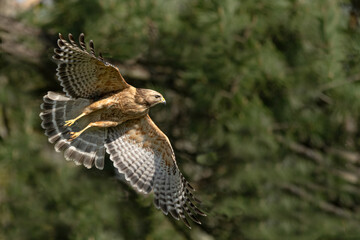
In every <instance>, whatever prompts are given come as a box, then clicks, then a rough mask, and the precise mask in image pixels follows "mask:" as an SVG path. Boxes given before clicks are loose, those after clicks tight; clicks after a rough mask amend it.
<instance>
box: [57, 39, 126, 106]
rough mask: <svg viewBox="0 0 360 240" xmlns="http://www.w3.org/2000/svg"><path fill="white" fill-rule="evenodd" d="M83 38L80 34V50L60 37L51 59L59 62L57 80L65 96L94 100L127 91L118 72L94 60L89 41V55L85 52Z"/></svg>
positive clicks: (99, 59) (91, 44) (102, 62)
mask: <svg viewBox="0 0 360 240" xmlns="http://www.w3.org/2000/svg"><path fill="white" fill-rule="evenodd" d="M84 38H85V37H84V34H83V33H82V34H80V37H79V43H80V47H79V46H78V45H77V44H76V43H75V41H74V38H73V36H72V35H71V34H69V42H68V41H66V40H65V39H64V38H63V37H62V35H61V34H60V33H59V39H58V41H57V44H58V46H59V48H55V49H54V52H55V55H54V56H53V58H54V59H55V60H59V63H58V67H57V69H56V71H57V74H56V75H57V76H58V79H59V81H60V84H61V86H62V87H63V89H64V92H65V93H66V94H67V95H68V96H70V97H73V98H87V99H92V98H97V97H101V96H103V95H105V94H107V93H111V92H115V91H119V90H122V89H124V88H127V87H129V85H128V84H127V83H126V81H125V80H124V78H123V77H122V76H121V74H120V72H119V70H118V69H117V68H116V67H115V66H113V65H111V64H110V63H107V62H105V61H104V59H103V58H102V56H101V54H99V57H96V56H95V50H94V43H93V42H92V40H90V44H89V45H90V53H89V52H88V51H87V50H86V45H85V41H84V40H85V39H84Z"/></svg>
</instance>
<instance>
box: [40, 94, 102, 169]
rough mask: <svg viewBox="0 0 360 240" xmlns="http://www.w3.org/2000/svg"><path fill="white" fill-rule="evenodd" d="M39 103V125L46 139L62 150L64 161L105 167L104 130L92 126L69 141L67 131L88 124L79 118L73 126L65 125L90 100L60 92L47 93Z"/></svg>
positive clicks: (76, 129) (100, 167) (56, 148)
mask: <svg viewBox="0 0 360 240" xmlns="http://www.w3.org/2000/svg"><path fill="white" fill-rule="evenodd" d="M43 100H44V103H43V104H41V109H42V112H41V113H40V118H41V119H42V123H41V126H42V127H43V128H44V129H45V134H46V136H48V139H49V142H50V143H53V144H54V145H55V150H56V151H57V152H64V156H65V158H66V160H68V161H69V160H72V161H74V162H75V164H77V165H84V166H85V167H87V168H91V167H92V166H94V165H95V167H96V168H98V169H103V168H104V155H105V147H104V142H105V137H106V129H104V128H91V129H88V130H86V131H85V132H84V133H82V134H81V135H80V136H79V137H77V138H76V139H75V140H73V141H70V140H69V139H70V134H69V133H70V132H77V131H79V130H81V129H83V128H84V127H85V126H86V125H87V124H88V123H89V120H88V119H87V118H82V119H79V120H78V121H76V122H75V124H73V125H72V126H64V124H65V121H66V120H69V119H73V118H74V117H76V116H78V115H79V114H81V112H82V110H83V109H84V108H85V107H86V106H88V105H89V104H90V103H91V101H90V100H88V99H83V98H79V99H71V98H69V97H66V96H65V95H63V94H59V93H55V92H48V94H47V95H45V96H44V98H43Z"/></svg>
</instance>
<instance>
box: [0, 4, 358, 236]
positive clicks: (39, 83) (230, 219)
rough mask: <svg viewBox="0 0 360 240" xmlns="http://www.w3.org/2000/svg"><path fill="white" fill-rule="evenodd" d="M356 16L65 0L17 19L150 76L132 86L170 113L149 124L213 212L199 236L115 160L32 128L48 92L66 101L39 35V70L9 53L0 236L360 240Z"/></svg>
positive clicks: (3, 59) (3, 87)
mask: <svg viewBox="0 0 360 240" xmlns="http://www.w3.org/2000/svg"><path fill="white" fill-rule="evenodd" d="M346 4H348V5H346ZM355 7H356V6H355V5H354V6H352V5H350V3H348V2H344V3H341V2H339V1H330V0H328V1H296V0H278V1H265V0H263V1H249V0H245V1H238V0H225V1H205V0H196V1H164V0H138V1H130V0H127V1H115V0H105V1H99V0H92V1H89V2H87V3H86V4H84V3H83V1H79V0H65V1H54V3H53V4H45V3H43V4H39V5H36V6H34V7H33V8H32V9H31V10H29V11H27V12H25V13H22V14H21V15H19V16H18V18H19V19H20V20H22V21H25V22H27V23H31V24H32V25H33V26H35V27H37V28H39V29H41V30H42V31H43V32H44V33H46V34H48V35H50V36H51V38H52V39H53V40H55V34H56V33H57V32H61V33H63V34H64V35H66V34H67V33H68V32H71V33H73V35H74V36H77V35H79V33H80V32H84V33H85V34H86V37H87V40H89V39H93V40H94V42H95V45H96V48H97V50H100V51H102V52H103V53H104V57H105V58H107V59H111V62H113V63H115V64H118V63H122V64H125V65H126V64H130V65H131V64H135V65H140V66H142V67H143V68H144V69H145V70H146V71H147V72H148V73H149V74H148V76H149V77H148V78H146V79H145V80H146V81H143V80H144V79H143V80H140V79H136V77H129V78H127V79H129V82H130V83H131V84H133V85H134V86H136V87H148V88H154V89H157V90H159V91H161V92H162V93H163V95H164V96H165V98H166V99H167V101H168V102H169V103H170V104H168V105H167V106H166V107H165V108H160V107H159V108H155V109H153V110H152V112H151V115H152V117H153V118H154V120H155V122H156V123H157V124H158V125H159V126H160V127H161V129H163V131H164V132H165V133H166V134H167V135H168V136H169V138H170V140H171V142H172V143H173V146H174V150H175V152H176V155H177V160H178V165H179V167H180V168H181V169H182V170H183V172H184V174H185V175H186V176H187V178H188V179H189V180H190V182H192V183H193V185H194V186H195V187H196V189H198V191H197V192H196V193H197V196H198V198H200V199H201V200H203V205H202V206H203V208H204V209H205V211H206V212H207V213H208V215H209V216H208V217H206V218H202V221H203V222H204V223H203V225H201V226H194V225H193V230H191V231H189V230H187V229H186V228H185V227H184V226H183V225H182V224H181V223H180V222H177V221H175V220H173V219H170V217H166V216H163V215H162V214H161V213H160V212H159V211H157V210H156V209H155V208H154V207H153V206H152V202H151V197H148V198H145V197H143V196H139V195H138V194H136V193H135V192H134V191H133V190H132V189H131V188H130V187H129V186H127V185H126V184H125V183H123V182H121V181H119V180H116V177H115V176H116V175H114V172H113V169H112V166H111V163H110V161H107V166H106V169H105V171H102V172H100V171H97V170H90V171H89V170H85V169H82V168H80V167H75V166H73V164H72V163H67V162H65V161H64V159H63V157H62V156H61V155H60V154H56V153H55V151H53V148H52V146H51V145H50V144H47V143H46V137H45V136H43V134H42V130H41V128H40V126H39V125H40V120H39V119H38V117H37V116H38V114H39V104H40V103H41V97H42V95H44V94H45V92H46V91H47V90H60V88H59V86H57V85H56V84H57V83H56V80H55V77H54V75H55V65H54V64H51V65H50V63H49V59H48V55H49V52H50V50H49V49H43V48H41V46H39V44H38V42H36V41H32V40H31V37H29V39H25V40H24V44H25V43H26V42H30V43H28V44H33V45H32V46H33V47H34V48H36V47H37V48H38V51H39V52H41V54H42V55H43V56H45V57H43V58H41V61H40V63H38V64H36V63H29V62H27V61H25V60H23V59H18V58H16V56H15V57H14V56H12V55H11V54H3V55H1V56H0V63H1V66H2V68H1V71H0V110H1V115H0V117H1V120H0V127H1V124H2V125H3V127H1V128H0V136H1V143H0V159H1V161H0V229H3V231H0V239H1V238H5V239H144V238H146V239H169V238H170V237H171V238H173V239H346V238H354V239H355V238H359V237H360V230H359V228H358V226H359V224H360V219H359V217H358V215H359V208H358V205H359V203H360V190H359V183H360V180H359V165H360V162H359V159H360V157H359V153H358V151H359V150H360V141H359V140H358V137H359V130H358V122H359V120H360V112H359V109H360V100H359V97H358V96H359V91H360V89H359V85H358V83H357V81H358V80H359V79H360V76H359V62H360V57H359V56H360V54H359V52H360V45H359V39H360V35H359V27H358V26H356V27H355V28H353V27H351V26H349V21H350V17H351V16H350V14H349V12H348V9H350V8H354V9H353V10H352V11H355V12H356V11H360V10H359V9H356V8H355ZM35 43H36V44H35ZM50 46H51V47H50ZM54 46H55V41H53V42H52V43H51V44H50V45H49V48H52V47H54ZM125 77H127V76H126V75H125Z"/></svg>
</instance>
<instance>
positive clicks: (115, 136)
mask: <svg viewBox="0 0 360 240" xmlns="http://www.w3.org/2000/svg"><path fill="white" fill-rule="evenodd" d="M105 147H106V150H107V152H108V153H109V154H110V159H111V160H112V161H113V164H114V166H115V167H116V168H117V169H118V170H119V172H121V173H124V174H125V178H126V180H127V181H129V182H130V184H131V185H132V186H133V187H135V188H136V189H137V190H138V191H140V192H142V193H145V194H147V193H149V192H151V190H153V191H154V194H155V199H154V204H155V206H156V207H157V208H158V209H161V210H162V211H163V213H164V214H166V215H167V214H168V213H169V212H170V214H171V215H172V216H173V217H174V218H176V219H179V218H181V219H182V220H183V221H184V223H185V224H186V225H187V226H188V227H190V225H189V222H188V221H187V219H186V217H185V213H186V215H188V216H189V217H190V219H192V220H193V221H194V222H197V223H199V224H200V221H199V220H198V219H197V215H203V216H205V214H204V213H203V212H202V211H200V210H199V209H198V208H197V207H196V206H195V205H194V203H193V201H197V202H199V200H197V199H196V198H195V197H194V196H193V194H192V191H193V190H194V189H193V188H192V187H191V186H190V184H189V183H188V182H187V181H186V180H185V178H184V177H183V176H182V174H181V173H180V171H179V169H178V167H177V165H176V161H175V155H174V152H173V149H172V147H171V145H170V142H169V140H168V138H167V137H166V135H165V134H164V133H163V132H161V130H160V129H159V128H158V127H157V126H156V125H155V123H154V122H153V121H152V120H151V118H150V117H149V115H147V116H145V117H143V118H140V119H136V120H130V121H127V122H125V123H123V124H121V125H119V126H117V127H113V128H109V130H108V138H107V140H106V142H105Z"/></svg>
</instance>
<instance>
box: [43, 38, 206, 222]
mask: <svg viewBox="0 0 360 240" xmlns="http://www.w3.org/2000/svg"><path fill="white" fill-rule="evenodd" d="M57 45H58V47H59V48H55V49H54V52H55V54H54V56H53V58H54V59H55V60H57V62H58V67H57V69H56V71H57V74H56V75H57V78H58V80H59V81H60V84H61V86H62V87H63V91H64V92H65V94H60V93H55V92H48V93H47V94H46V95H45V96H44V98H43V100H44V102H43V103H42V105H41V109H42V112H41V113H40V117H41V119H42V123H41V126H42V127H43V128H44V129H45V134H46V136H47V137H48V140H49V142H50V143H52V144H54V145H55V150H56V151H57V152H64V156H65V159H66V160H72V161H74V162H75V164H77V165H84V166H85V167H87V168H91V167H93V166H94V165H95V167H96V168H98V169H103V167H104V156H105V151H106V152H107V153H108V154H109V155H110V160H111V161H112V162H113V165H114V167H115V168H116V169H117V170H118V171H119V172H120V173H123V174H124V175H125V179H126V180H127V181H128V182H129V183H130V185H131V186H132V187H134V188H135V189H136V190H137V191H139V192H141V193H144V194H148V193H150V192H151V191H153V192H154V204H155V206H156V208H158V209H161V210H162V212H163V213H164V214H166V215H167V214H168V213H170V214H171V215H172V216H173V217H174V218H175V219H177V220H179V219H181V220H183V222H184V223H185V224H186V226H188V227H189V228H190V224H189V222H188V220H187V218H186V216H188V217H189V218H190V219H191V220H193V221H194V222H196V223H198V224H201V222H200V221H199V219H198V215H201V216H206V215H205V214H204V213H203V212H202V211H201V210H200V209H199V208H198V207H196V206H195V204H194V203H196V202H197V203H199V202H200V201H199V200H198V199H197V198H196V197H194V195H193V193H192V192H193V191H194V189H193V188H192V187H191V185H190V184H189V183H188V182H187V181H186V180H185V178H184V177H183V175H182V174H181V172H180V170H179V168H178V166H177V164H176V161H175V154H174V151H173V149H172V147H171V144H170V141H169V139H168V138H167V136H166V135H165V134H164V133H163V132H162V131H161V130H160V129H159V128H158V127H157V126H156V125H155V123H154V122H153V121H152V120H151V118H150V116H149V109H150V108H151V107H153V106H155V105H157V104H159V103H165V99H164V97H163V96H162V95H161V94H160V93H158V92H156V91H154V90H150V89H141V88H135V87H133V86H131V85H129V84H128V83H127V82H126V81H125V80H124V78H123V77H122V76H121V74H120V72H119V70H118V69H117V68H116V67H115V66H113V65H111V64H110V63H108V62H106V61H104V59H103V57H102V56H101V53H100V54H99V56H96V55H95V50H94V43H93V41H90V42H89V46H90V51H88V50H87V46H86V44H85V37H84V34H80V37H79V45H77V44H76V42H75V41H74V38H73V36H72V35H71V34H69V36H68V40H65V39H64V38H63V36H62V35H61V34H59V39H58V40H57Z"/></svg>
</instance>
